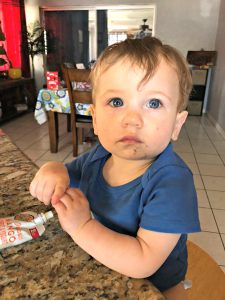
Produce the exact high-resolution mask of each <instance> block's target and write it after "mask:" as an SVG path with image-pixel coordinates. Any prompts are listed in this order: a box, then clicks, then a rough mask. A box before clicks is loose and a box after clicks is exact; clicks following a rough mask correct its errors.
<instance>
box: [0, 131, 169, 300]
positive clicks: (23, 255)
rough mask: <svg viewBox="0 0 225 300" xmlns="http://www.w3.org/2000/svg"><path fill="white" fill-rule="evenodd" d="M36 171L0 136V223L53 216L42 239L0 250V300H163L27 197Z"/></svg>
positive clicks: (157, 292)
mask: <svg viewBox="0 0 225 300" xmlns="http://www.w3.org/2000/svg"><path fill="white" fill-rule="evenodd" d="M37 169H38V168H37V166H36V165H35V164H34V163H33V162H32V161H30V160H29V159H28V157H26V156H25V155H24V154H23V153H22V152H21V151H20V150H19V149H18V148H17V147H16V146H15V145H14V144H13V143H12V141H11V140H10V138H9V137H8V136H7V135H5V134H4V132H3V131H2V130H0V182H1V186H0V218H6V217H8V216H14V215H17V214H19V213H21V212H25V211H34V212H36V213H42V212H47V211H48V210H49V209H51V210H53V215H54V217H53V218H52V219H50V220H48V222H47V223H46V224H45V227H46V230H45V232H44V234H43V235H42V236H40V237H38V238H36V239H34V240H31V241H27V242H25V243H23V244H20V245H17V246H11V247H7V248H4V249H1V250H0V299H2V300H14V299H17V300H28V299H33V300H37V299H41V300H45V299H46V300H47V299H50V300H62V299H63V300H67V299H76V300H98V299H99V300H110V299H111V300H117V299H118V300H125V299H126V300H163V299H165V298H164V296H163V295H162V294H161V293H160V292H159V291H158V290H157V289H156V287H155V286H154V285H153V284H152V283H151V282H150V281H148V280H146V279H132V278H130V277H127V276H124V275H121V274H119V273H117V272H115V271H113V270H111V269H109V268H107V267H105V266H104V265H102V264H101V263H100V262H98V261H97V260H95V259H94V258H93V257H92V256H90V255H89V254H88V253H86V252H85V251H83V250H82V249H81V248H80V247H79V246H78V245H77V244H76V243H74V241H73V240H72V239H71V238H70V236H69V235H68V234H67V233H66V232H65V231H63V230H62V228H61V226H60V223H59V221H58V218H57V214H56V213H55V211H54V209H53V208H52V207H47V206H45V205H43V204H42V203H41V202H39V201H38V200H37V199H35V198H33V197H32V196H31V195H30V193H29V185H30V182H31V180H32V179H33V177H34V175H35V173H36V172H37ZM0 226H3V225H2V222H0ZM1 230H3V229H2V228H1V227H0V232H1ZM1 238H2V235H0V239H1ZM0 241H1V240H0Z"/></svg>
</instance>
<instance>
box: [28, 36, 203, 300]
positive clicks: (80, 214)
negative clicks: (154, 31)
mask: <svg viewBox="0 0 225 300" xmlns="http://www.w3.org/2000/svg"><path fill="white" fill-rule="evenodd" d="M91 83H92V93H93V105H92V108H91V111H92V117H93V126H94V132H95V134H96V135H97V136H98V139H99V144H97V145H96V146H95V147H94V148H92V149H91V150H90V151H89V152H87V153H85V154H83V155H81V156H79V157H78V158H77V159H75V160H73V161H72V162H71V163H68V164H66V165H63V164H62V163H59V162H49V163H46V164H45V165H43V166H42V167H41V168H40V170H39V171H38V172H37V174H36V176H35V178H34V179H33V181H32V183H31V186H30V191H31V194H32V195H33V196H34V197H37V198H38V199H39V200H40V201H42V202H44V203H45V204H46V205H48V204H50V203H51V204H52V206H53V207H54V208H55V210H56V212H57V214H58V218H59V221H60V223H61V226H62V228H63V229H64V230H65V231H66V232H67V233H68V234H69V235H70V236H71V238H72V239H73V240H74V242H76V243H77V244H78V245H79V246H80V247H81V248H83V249H84V250H85V251H86V252H87V253H89V254H90V255H91V256H93V257H94V258H95V259H97V260H98V261H100V262H101V263H102V264H104V265H106V266H107V267H109V268H111V269H113V270H116V271H117V272H120V273H122V274H124V275H127V276H130V277H134V278H149V280H150V281H151V282H152V283H153V284H154V285H155V286H156V287H157V288H158V289H159V290H160V291H162V292H163V293H164V295H165V296H166V297H167V299H173V300H176V299H179V300H182V299H186V294H185V290H184V288H183V286H182V281H183V280H184V279H185V274H186V271H187V248H186V240H187V233H190V232H197V231H199V230H200V225H199V219H198V209H197V197H196V191H195V187H194V183H193V176H192V173H191V171H190V170H189V168H188V167H187V165H186V164H185V163H184V162H183V161H182V159H181V158H180V157H179V156H178V155H177V154H176V153H175V152H174V151H173V146H172V144H171V141H175V140H177V138H178V136H179V133H180V130H181V128H182V125H183V124H184V122H185V120H186V118H187V115H188V113H187V111H186V110H185V109H186V107H187V101H188V97H189V93H190V91H191V87H192V85H191V76H190V73H189V69H188V66H187V65H186V62H185V60H184V59H183V57H182V56H181V55H180V54H179V53H178V51H177V50H175V49H174V48H172V47H171V46H168V45H163V44H162V42H161V41H160V40H159V39H157V38H150V37H147V38H144V39H142V40H140V39H134V40H132V39H127V40H125V41H123V42H121V43H117V44H114V45H112V46H109V47H108V48H106V49H105V50H104V52H103V53H102V54H101V56H100V57H99V59H98V60H97V62H96V64H95V66H94V68H93V69H92V72H91ZM91 212H92V214H93V217H92V214H91Z"/></svg>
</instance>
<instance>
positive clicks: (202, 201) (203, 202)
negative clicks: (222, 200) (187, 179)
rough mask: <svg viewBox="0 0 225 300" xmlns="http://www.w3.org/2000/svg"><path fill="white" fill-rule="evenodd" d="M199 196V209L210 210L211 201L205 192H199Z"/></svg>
mask: <svg viewBox="0 0 225 300" xmlns="http://www.w3.org/2000/svg"><path fill="white" fill-rule="evenodd" d="M197 196H198V206H199V207H205V208H210V205H209V200H208V197H207V194H206V192H205V190H197Z"/></svg>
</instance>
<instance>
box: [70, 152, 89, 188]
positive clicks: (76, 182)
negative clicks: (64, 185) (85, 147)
mask: <svg viewBox="0 0 225 300" xmlns="http://www.w3.org/2000/svg"><path fill="white" fill-rule="evenodd" d="M89 155H90V154H89V152H86V153H85V154H83V155H81V156H78V157H77V158H76V159H74V160H73V161H71V162H70V163H66V164H65V166H66V168H67V171H68V173H69V177H70V187H71V188H79V187H80V180H81V176H82V172H83V169H84V167H85V163H86V161H88V157H89Z"/></svg>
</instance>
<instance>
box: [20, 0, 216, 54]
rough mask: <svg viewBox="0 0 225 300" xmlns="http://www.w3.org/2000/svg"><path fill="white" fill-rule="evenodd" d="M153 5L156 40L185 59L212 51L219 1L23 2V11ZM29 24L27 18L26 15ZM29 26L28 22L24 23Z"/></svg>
mask: <svg viewBox="0 0 225 300" xmlns="http://www.w3.org/2000/svg"><path fill="white" fill-rule="evenodd" d="M112 2H113V5H114V6H115V7H119V6H120V5H133V4H138V5H142V4H148V5H150V4H156V5H157V12H156V15H157V18H156V31H155V32H156V36H157V37H159V38H161V39H162V40H163V41H164V42H166V43H169V44H171V45H173V46H175V47H177V48H178V49H179V50H180V51H181V52H183V54H184V55H186V53H187V50H189V49H190V50H199V49H201V48H204V49H205V50H214V47H215V37H216V31H217V23H218V15H219V5H220V0H188V1H187V0H155V1H150V0H142V1H141V3H139V2H138V3H137V1H136V0H114V1H112V0H92V1H90V0H64V1H63V2H61V1H57V0H39V1H38V0H25V6H26V7H29V6H30V7H31V6H32V7H33V9H35V10H36V11H37V15H38V13H39V8H38V6H46V7H47V6H51V7H57V6H60V5H63V6H68V7H69V6H71V5H73V6H75V5H76V6H92V7H93V6H100V5H111V6H112ZM27 19H29V22H30V16H29V15H27ZM27 23H28V22H27Z"/></svg>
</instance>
